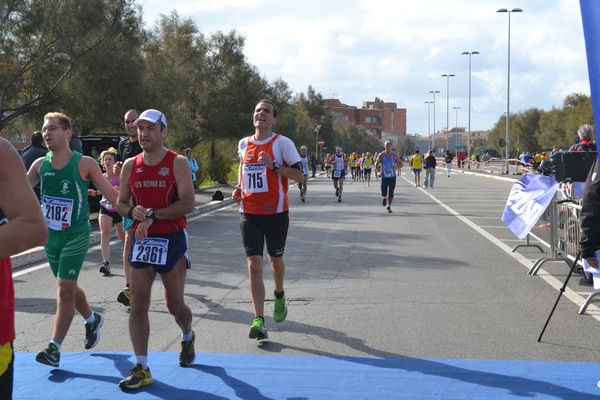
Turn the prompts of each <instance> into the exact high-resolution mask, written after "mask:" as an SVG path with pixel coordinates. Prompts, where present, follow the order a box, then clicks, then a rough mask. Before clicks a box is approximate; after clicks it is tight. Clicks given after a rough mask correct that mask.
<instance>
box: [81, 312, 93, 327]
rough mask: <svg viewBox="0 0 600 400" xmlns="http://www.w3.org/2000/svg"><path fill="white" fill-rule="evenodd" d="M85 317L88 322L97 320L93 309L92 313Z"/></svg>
mask: <svg viewBox="0 0 600 400" xmlns="http://www.w3.org/2000/svg"><path fill="white" fill-rule="evenodd" d="M83 319H85V323H86V324H91V323H92V322H94V321H95V320H96V316H95V315H94V312H93V311H92V313H91V314H90V316H89V317H84V318H83Z"/></svg>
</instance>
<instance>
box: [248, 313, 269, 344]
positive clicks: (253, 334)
mask: <svg viewBox="0 0 600 400" xmlns="http://www.w3.org/2000/svg"><path fill="white" fill-rule="evenodd" d="M248 337H249V338H250V339H256V340H263V339H268V338H269V334H268V333H267V327H266V326H265V321H264V320H263V319H262V318H261V317H256V318H254V321H252V325H251V326H250V334H249V335H248Z"/></svg>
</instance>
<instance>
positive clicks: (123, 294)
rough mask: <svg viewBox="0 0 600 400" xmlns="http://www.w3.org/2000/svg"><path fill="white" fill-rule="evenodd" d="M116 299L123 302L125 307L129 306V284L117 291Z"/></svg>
mask: <svg viewBox="0 0 600 400" xmlns="http://www.w3.org/2000/svg"><path fill="white" fill-rule="evenodd" d="M117 301H118V302H119V303H121V304H123V305H124V306H125V307H129V306H130V305H131V289H130V288H129V286H125V287H124V288H123V290H121V291H120V292H119V294H118V295H117Z"/></svg>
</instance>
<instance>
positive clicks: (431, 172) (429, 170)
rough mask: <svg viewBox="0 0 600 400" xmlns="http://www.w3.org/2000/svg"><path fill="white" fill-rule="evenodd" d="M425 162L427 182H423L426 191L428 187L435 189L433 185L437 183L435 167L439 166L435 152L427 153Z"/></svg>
mask: <svg viewBox="0 0 600 400" xmlns="http://www.w3.org/2000/svg"><path fill="white" fill-rule="evenodd" d="M424 162H425V182H423V186H425V189H427V187H428V186H429V187H430V188H432V189H433V183H434V182H435V166H436V164H437V162H436V159H435V154H433V150H429V151H428V152H427V155H426V157H425V159H424Z"/></svg>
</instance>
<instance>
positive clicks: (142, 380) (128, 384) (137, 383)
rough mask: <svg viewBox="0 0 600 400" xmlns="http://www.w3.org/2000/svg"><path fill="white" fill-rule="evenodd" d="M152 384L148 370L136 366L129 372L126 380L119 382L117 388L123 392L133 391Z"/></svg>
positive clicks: (140, 365)
mask: <svg viewBox="0 0 600 400" xmlns="http://www.w3.org/2000/svg"><path fill="white" fill-rule="evenodd" d="M151 383H154V379H152V374H151V373H150V368H146V369H144V368H142V364H136V365H135V367H133V368H132V369H131V371H130V374H129V376H128V377H127V378H125V379H123V380H122V381H121V382H119V387H120V388H121V389H123V390H133V389H137V388H140V387H142V386H146V385H150V384H151Z"/></svg>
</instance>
